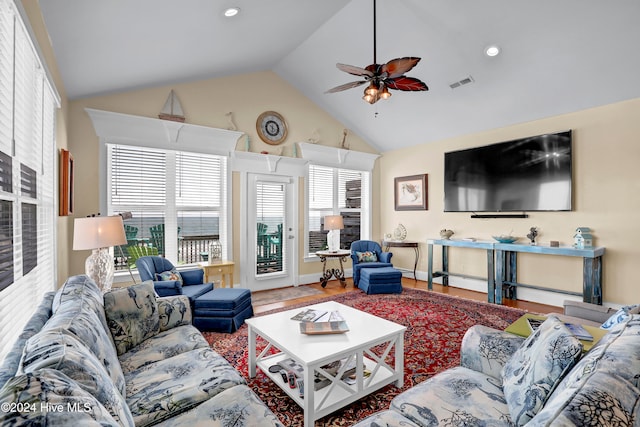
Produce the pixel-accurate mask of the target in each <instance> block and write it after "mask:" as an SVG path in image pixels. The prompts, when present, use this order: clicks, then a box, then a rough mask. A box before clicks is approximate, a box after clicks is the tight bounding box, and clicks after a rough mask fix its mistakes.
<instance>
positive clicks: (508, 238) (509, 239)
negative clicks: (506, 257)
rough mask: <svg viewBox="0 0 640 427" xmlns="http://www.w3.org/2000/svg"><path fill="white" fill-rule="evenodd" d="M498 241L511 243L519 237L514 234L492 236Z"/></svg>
mask: <svg viewBox="0 0 640 427" xmlns="http://www.w3.org/2000/svg"><path fill="white" fill-rule="evenodd" d="M493 238H494V239H496V240H497V241H498V242H500V243H513V242H515V241H516V240H518V239H519V237H514V236H493Z"/></svg>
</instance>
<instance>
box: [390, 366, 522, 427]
mask: <svg viewBox="0 0 640 427" xmlns="http://www.w3.org/2000/svg"><path fill="white" fill-rule="evenodd" d="M391 409H393V410H394V411H397V412H399V413H400V414H402V415H404V416H405V417H407V418H408V419H409V420H411V421H412V422H414V423H416V424H418V425H420V426H437V425H473V426H482V425H491V426H494V427H499V426H504V427H512V426H513V424H512V423H511V418H510V417H509V408H508V407H507V403H506V401H505V399H504V396H503V394H502V384H501V383H500V380H497V379H495V378H493V377H491V376H489V375H485V374H483V373H480V372H477V371H473V370H471V369H467V368H463V367H461V366H458V367H455V368H452V369H448V370H446V371H444V372H441V373H439V374H438V375H436V376H433V377H431V378H429V379H428V380H426V381H423V382H421V383H420V384H418V385H416V386H414V387H412V388H410V389H409V390H407V391H405V392H403V393H401V394H399V395H398V396H396V397H395V398H394V399H393V400H392V401H391ZM383 425H384V424H383Z"/></svg>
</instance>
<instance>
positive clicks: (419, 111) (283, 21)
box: [40, 0, 640, 152]
mask: <svg viewBox="0 0 640 427" xmlns="http://www.w3.org/2000/svg"><path fill="white" fill-rule="evenodd" d="M40 6H41V9H42V11H43V15H44V19H45V23H46V25H47V28H48V30H49V34H50V37H51V41H52V44H53V49H54V52H55V55H56V59H57V62H58V67H59V69H60V72H61V74H62V79H63V82H64V85H65V89H66V92H67V95H68V96H69V97H70V98H71V99H76V98H82V97H88V96H92V95H98V94H105V93H111V92H122V91H126V90H131V89H136V88H141V87H149V86H156V85H161V84H171V83H178V82H184V81H190V80H197V79H203V78H215V77H221V76H228V75H233V74H239V73H248V72H255V71H262V70H273V71H274V72H276V73H277V74H278V75H280V76H281V77H282V78H283V79H284V80H286V81H287V82H289V83H290V84H291V85H293V86H294V87H296V88H297V89H298V90H299V91H300V92H302V93H303V94H304V95H305V96H307V97H308V98H309V99H311V100H312V101H313V102H315V103H316V104H317V105H318V106H319V107H321V108H322V109H324V110H325V111H327V112H328V113H329V114H330V115H332V116H333V117H334V118H336V119H337V120H339V121H340V122H342V123H344V125H345V126H346V127H348V128H349V129H351V131H352V132H355V133H356V134H358V135H359V136H360V137H362V138H363V139H364V140H365V141H367V142H368V143H370V144H371V145H372V146H374V147H375V148H377V149H379V150H380V151H383V152H384V151H388V150H392V149H395V148H400V147H407V146H411V145H415V144H419V143H425V142H431V141H436V140H440V139H443V138H449V137H454V136H458V135H464V134H469V133H473V132H478V131H482V130H486V129H492V128H497V127H503V126H508V125H511V124H515V123H522V122H527V121H531V120H536V119H539V118H543V117H549V116H554V115H558V114H562V113H566V112H571V111H578V110H582V109H585V108H590V107H594V106H598V105H604V104H609V103H612V102H617V101H621V100H625V99H632V98H637V97H640V83H639V76H640V73H639V71H640V50H639V49H638V44H639V42H640V25H638V17H640V1H638V0H615V1H602V0H561V1H558V0H538V1H524V0H483V1H478V0H428V1H427V0H379V1H378V5H377V10H378V31H377V32H378V34H377V39H378V40H377V44H378V49H377V50H378V52H377V57H378V62H386V61H388V60H390V59H393V58H397V57H402V56H417V57H421V58H422V61H421V62H420V63H419V64H418V65H417V66H416V67H415V68H414V69H413V70H411V71H410V72H409V73H408V74H407V75H408V76H411V77H417V78H419V79H421V80H422V81H424V82H425V83H426V84H427V85H428V86H429V89H430V90H429V91H428V92H416V93H409V92H399V91H392V93H393V96H392V97H391V98H390V99H389V100H386V101H379V102H378V103H377V104H375V105H369V104H367V103H365V102H364V101H363V100H362V99H361V97H362V90H363V89H364V87H359V88H356V89H350V90H347V91H344V92H340V93H335V94H325V93H324V92H325V91H326V90H327V89H330V88H332V87H334V86H337V85H339V84H342V83H347V82H349V81H353V80H356V79H357V78H355V76H351V75H349V74H346V73H343V72H341V71H339V70H338V69H337V68H336V67H335V64H336V63H337V62H341V63H346V64H351V65H357V66H361V67H364V66H366V65H368V64H371V63H372V62H373V61H372V60H373V41H372V37H373V29H372V25H373V13H372V10H373V8H372V1H371V0H268V1H260V0H135V1H131V0H100V1H87V0H40ZM228 6H238V7H240V8H241V12H240V14H239V15H238V16H236V17H235V18H232V19H227V18H223V17H222V12H223V10H224V9H225V8H226V7H228ZM490 44H497V45H499V46H500V47H501V49H502V53H501V55H499V56H497V57H495V58H489V57H487V56H485V55H484V49H485V47H487V46H488V45H490ZM467 76H472V78H473V80H474V82H473V83H472V84H469V85H465V86H461V87H459V88H457V89H451V88H450V87H449V84H450V83H453V82H455V81H458V80H460V79H463V78H465V77H467ZM376 113H377V114H376ZM556 130H557V129H550V130H549V131H556Z"/></svg>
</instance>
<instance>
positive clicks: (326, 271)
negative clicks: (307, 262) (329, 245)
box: [316, 249, 351, 288]
mask: <svg viewBox="0 0 640 427" xmlns="http://www.w3.org/2000/svg"><path fill="white" fill-rule="evenodd" d="M316 255H317V256H318V257H319V258H320V261H322V276H321V277H320V285H321V286H322V287H323V288H324V287H325V286H327V282H328V281H329V279H331V276H333V277H335V278H336V279H338V280H340V283H342V287H343V288H346V287H347V281H346V280H345V278H344V267H343V266H342V263H343V262H344V261H346V260H347V258H348V257H349V255H351V251H347V250H344V249H340V250H337V251H335V252H334V251H318V252H316ZM329 258H337V259H338V261H339V262H340V268H327V259H329Z"/></svg>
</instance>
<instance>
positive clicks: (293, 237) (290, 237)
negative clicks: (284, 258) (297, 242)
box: [287, 236, 296, 240]
mask: <svg viewBox="0 0 640 427" xmlns="http://www.w3.org/2000/svg"><path fill="white" fill-rule="evenodd" d="M295 238H296V236H287V239H289V240H291V239H295Z"/></svg>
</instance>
